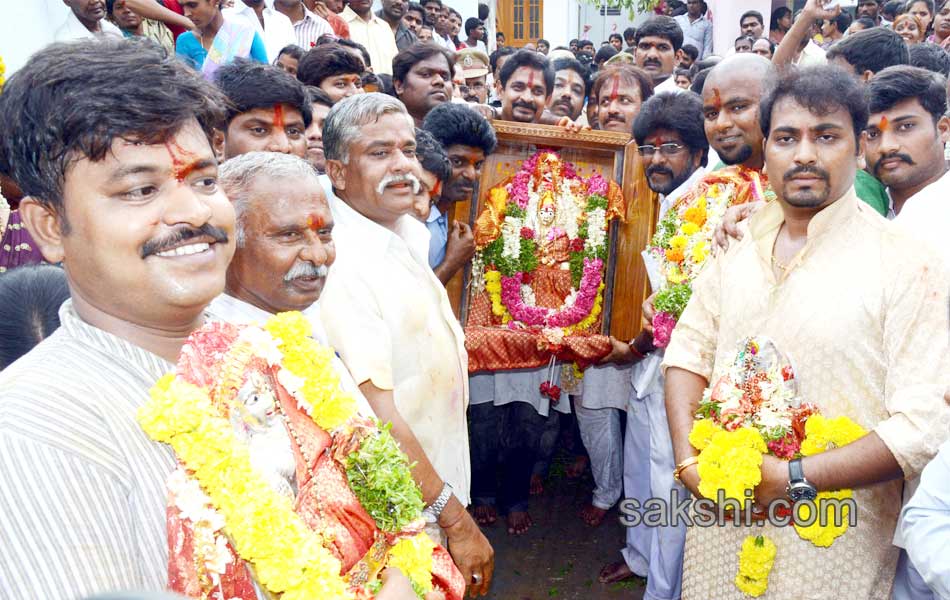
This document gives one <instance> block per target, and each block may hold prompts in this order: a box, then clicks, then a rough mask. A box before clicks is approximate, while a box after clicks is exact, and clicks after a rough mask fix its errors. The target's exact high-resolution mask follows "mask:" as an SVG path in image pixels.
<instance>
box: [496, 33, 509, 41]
mask: <svg viewBox="0 0 950 600" xmlns="http://www.w3.org/2000/svg"><path fill="white" fill-rule="evenodd" d="M499 35H500V36H501V39H503V40H504V39H507V38H505V32H504V31H496V32H495V39H496V40H497V39H498V36H499Z"/></svg>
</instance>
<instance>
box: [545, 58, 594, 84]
mask: <svg viewBox="0 0 950 600" xmlns="http://www.w3.org/2000/svg"><path fill="white" fill-rule="evenodd" d="M553 66H554V74H555V75H557V72H558V71H564V70H566V69H569V70H571V71H574V72H575V73H577V74H578V75H580V76H581V79H582V80H584V81H586V80H587V76H588V75H589V74H590V71H589V69H588V68H587V67H585V66H584V65H582V64H581V63H580V62H579V61H578V60H577V59H576V58H567V57H565V58H558V59H556V60H555V61H554V63H553Z"/></svg>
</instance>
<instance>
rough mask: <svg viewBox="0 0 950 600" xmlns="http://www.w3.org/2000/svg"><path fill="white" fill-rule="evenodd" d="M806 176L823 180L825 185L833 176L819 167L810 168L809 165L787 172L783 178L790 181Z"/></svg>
mask: <svg viewBox="0 0 950 600" xmlns="http://www.w3.org/2000/svg"><path fill="white" fill-rule="evenodd" d="M805 174H809V175H814V176H816V177H818V178H819V179H821V180H823V181H824V182H825V183H827V182H828V180H829V179H830V178H831V175H829V174H828V171H825V170H824V169H820V168H818V167H810V166H808V165H805V166H801V167H795V168H794V169H790V170H788V171H786V172H785V175H783V176H782V180H783V181H790V180H791V179H792V178H793V177H795V176H796V175H805Z"/></svg>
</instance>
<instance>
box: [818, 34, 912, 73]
mask: <svg viewBox="0 0 950 600" xmlns="http://www.w3.org/2000/svg"><path fill="white" fill-rule="evenodd" d="M836 56H840V57H841V58H843V59H844V60H846V61H847V62H848V64H850V65H851V66H852V67H853V68H854V72H855V73H857V74H858V75H861V74H863V73H864V72H865V71H871V72H872V73H877V72H879V71H883V70H884V69H886V68H887V67H892V66H894V65H906V64H909V63H910V54H909V53H908V51H907V43H906V42H905V41H904V39H903V38H902V37H901V36H899V35H897V33H895V32H894V30H892V29H889V28H886V27H874V28H873V29H866V30H864V31H859V32H857V33H855V34H854V35H849V36H848V37H846V38H844V39H843V40H841V41H840V42H838V43H837V44H835V45H834V46H832V47H831V48H829V49H828V53H827V58H828V60H832V59H833V58H835V57H836Z"/></svg>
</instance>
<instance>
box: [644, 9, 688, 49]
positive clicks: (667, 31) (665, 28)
mask: <svg viewBox="0 0 950 600" xmlns="http://www.w3.org/2000/svg"><path fill="white" fill-rule="evenodd" d="M645 37H660V38H665V39H667V40H669V42H670V44H671V45H672V46H673V51H674V52H675V51H677V50H679V49H680V48H682V47H683V30H682V29H681V28H680V26H679V23H677V22H676V21H675V20H674V19H673V17H667V16H666V15H654V16H652V17H650V18H649V19H647V20H646V21H645V22H644V23H643V24H642V25H640V28H639V29H637V37H636V43H637V44H639V43H640V40H642V39H643V38H645Z"/></svg>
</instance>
